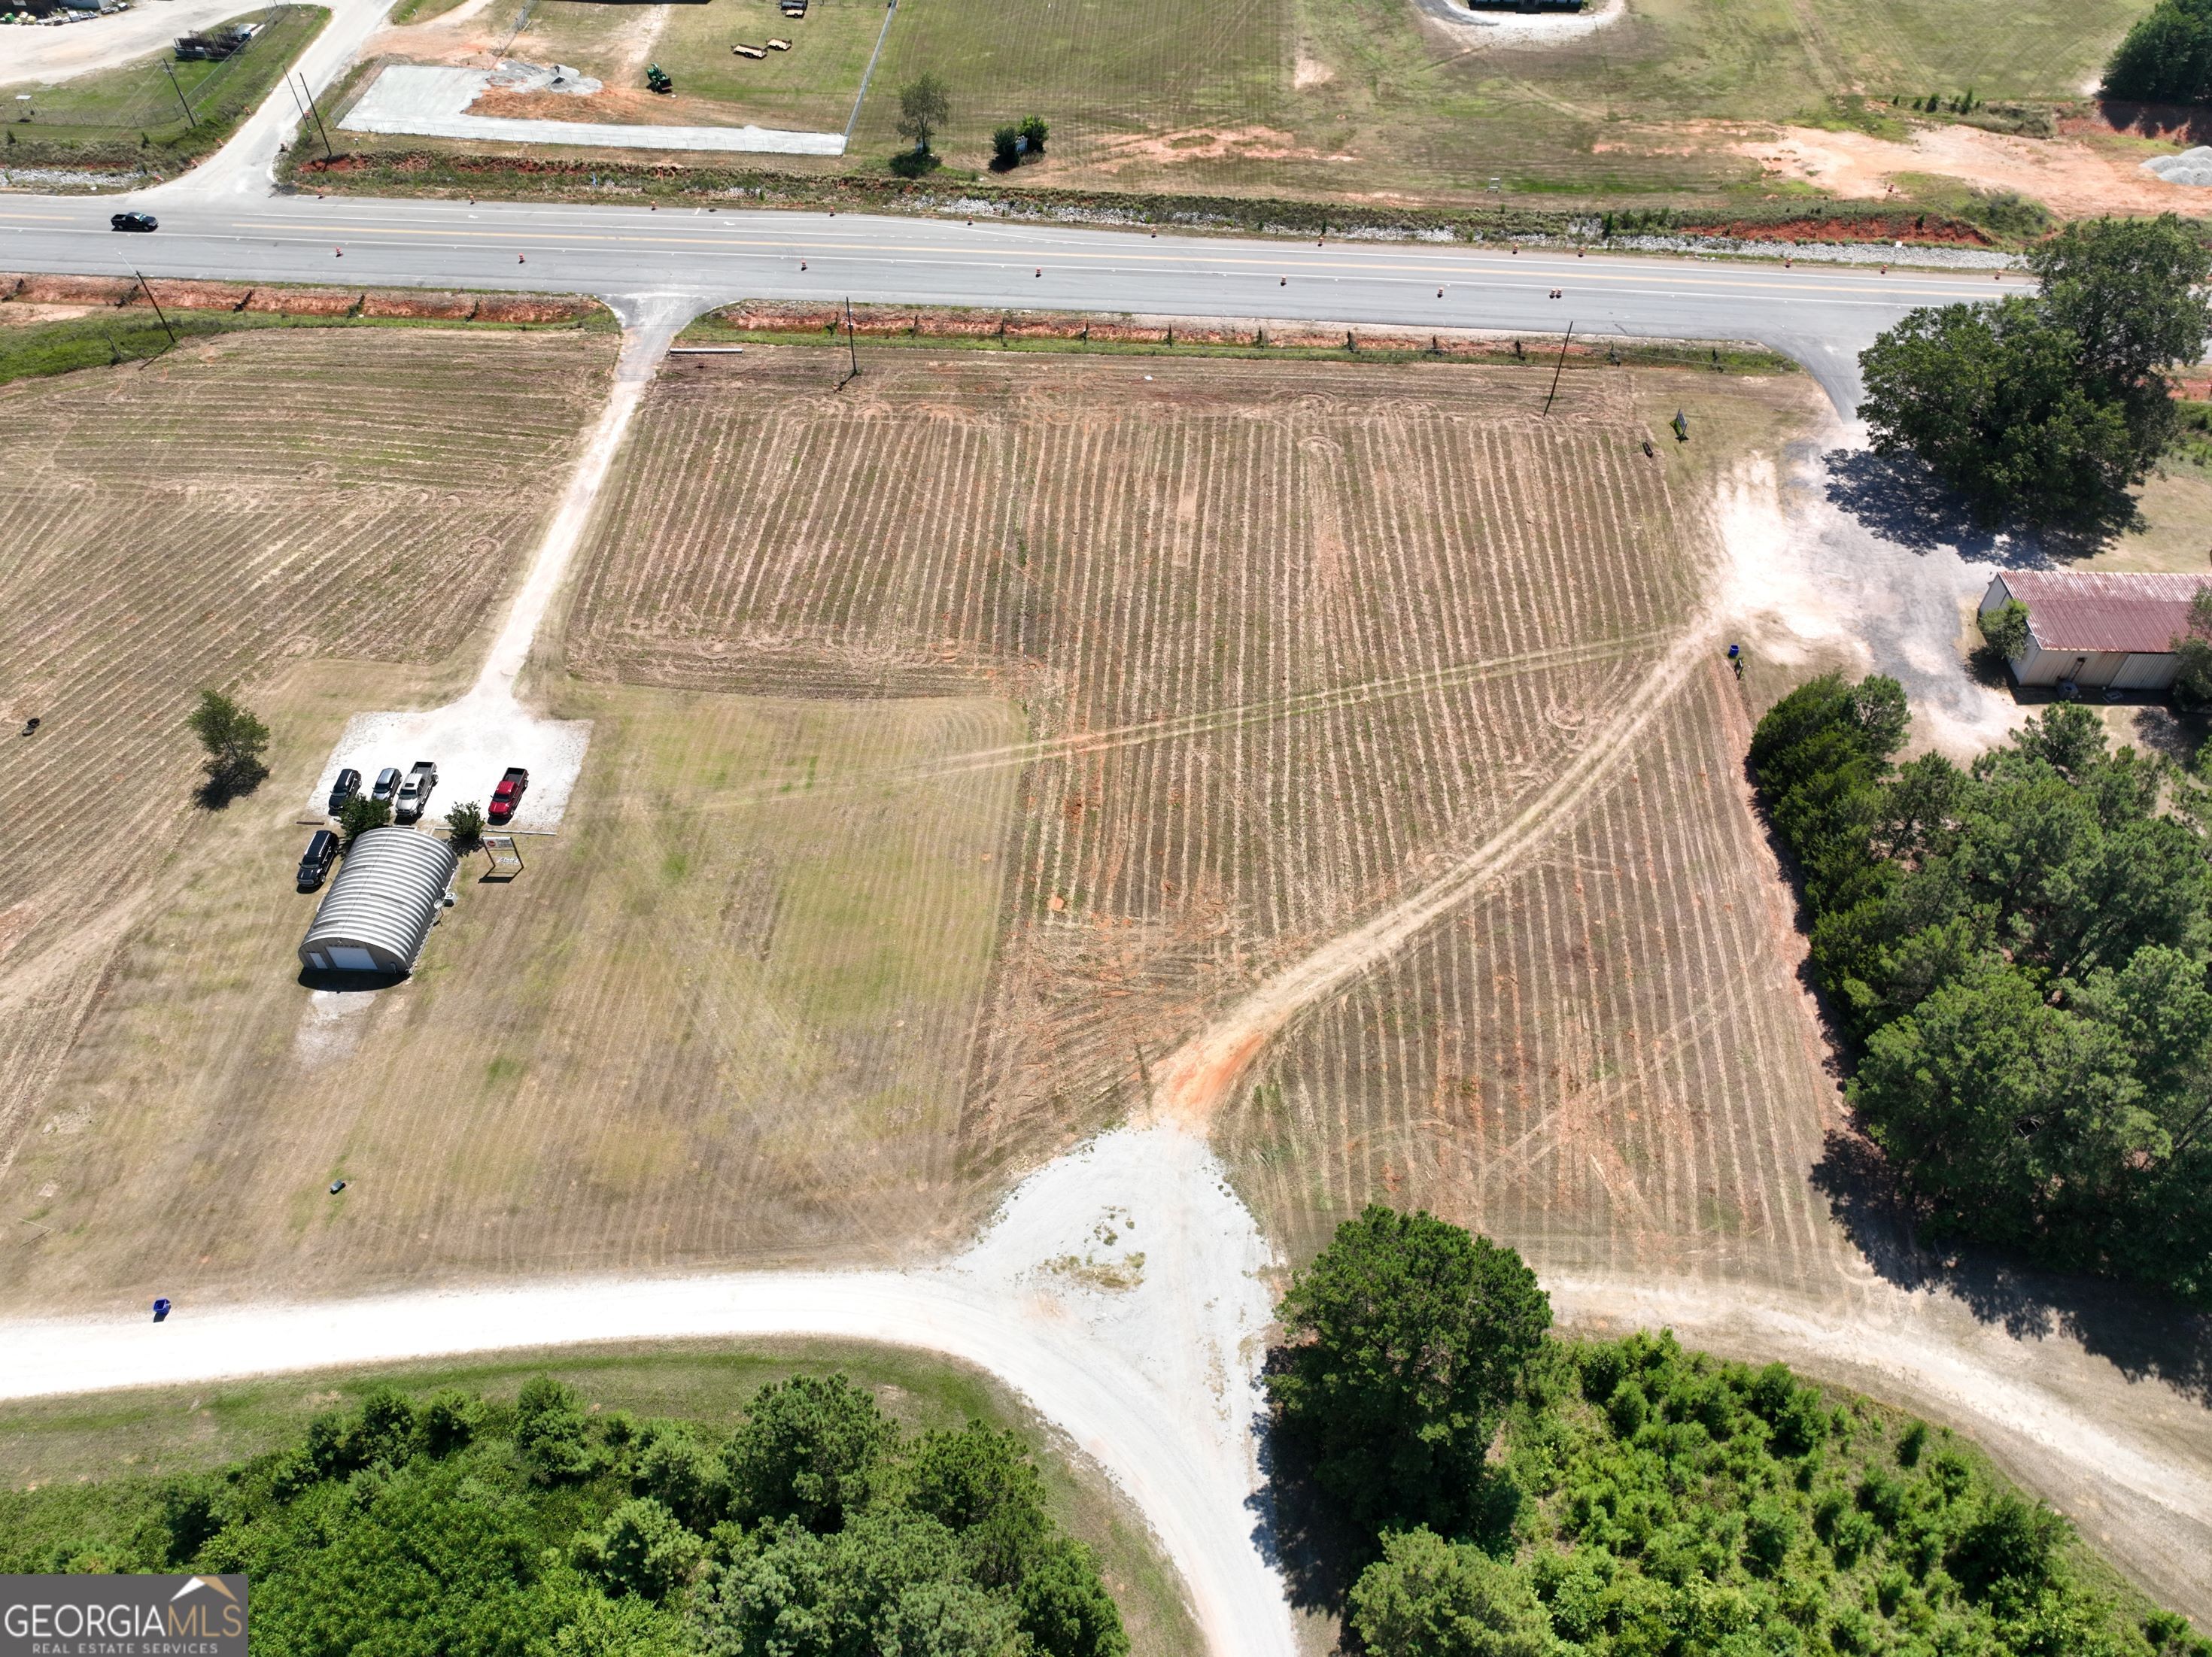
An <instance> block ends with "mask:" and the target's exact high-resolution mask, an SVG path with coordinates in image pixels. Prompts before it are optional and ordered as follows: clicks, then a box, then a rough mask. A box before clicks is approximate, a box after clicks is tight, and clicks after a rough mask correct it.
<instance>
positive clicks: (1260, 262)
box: [236, 219, 1995, 296]
mask: <svg viewBox="0 0 2212 1657" xmlns="http://www.w3.org/2000/svg"><path fill="white" fill-rule="evenodd" d="M236 228H240V229H244V230H252V231H256V232H266V231H270V230H283V231H289V232H290V233H292V234H295V235H297V236H300V237H301V239H302V240H305V239H306V238H307V237H308V236H310V235H312V236H313V237H314V238H315V239H317V240H320V239H321V238H322V237H324V236H325V235H341V236H343V235H354V236H395V237H396V236H418V237H435V238H441V239H445V240H474V241H489V242H503V243H507V244H509V245H512V244H513V243H515V242H527V243H530V244H532V246H540V247H547V246H551V247H555V248H556V249H558V250H561V251H566V249H567V248H568V246H569V245H570V244H572V243H576V242H592V243H610V244H616V245H619V246H633V247H634V246H655V247H700V248H711V249H713V250H714V251H715V252H718V253H720V254H725V255H733V256H748V255H750V256H765V255H772V254H776V253H781V252H788V253H790V254H793V255H798V254H805V256H807V257H808V258H817V259H826V258H838V257H841V256H842V257H845V258H916V259H930V260H938V261H945V262H957V263H961V264H1024V263H1035V262H1036V260H1037V259H1039V258H1042V259H1043V260H1044V261H1045V262H1047V263H1055V262H1057V263H1058V264H1060V268H1061V269H1063V270H1066V269H1068V268H1070V267H1071V266H1073V265H1087V264H1160V265H1176V266H1179V267H1182V268H1183V269H1186V270H1188V269H1189V268H1190V267H1192V266H1193V265H1194V264H1196V265H1198V266H1199V267H1200V270H1201V271H1202V270H1203V269H1204V267H1206V266H1207V265H1237V266H1249V267H1252V268H1255V269H1259V270H1265V271H1267V272H1268V273H1273V272H1277V271H1281V270H1285V269H1288V270H1305V271H1314V272H1321V273H1323V274H1326V275H1328V276H1337V277H1343V278H1347V279H1351V280H1361V279H1370V278H1379V277H1384V276H1421V277H1422V278H1423V279H1428V278H1430V277H1434V276H1443V277H1444V278H1445V279H1446V280H1447V281H1449V280H1451V279H1453V278H1454V277H1455V276H1456V277H1457V278H1458V279H1459V280H1462V281H1466V280H1468V279H1469V276H1468V267H1467V266H1466V265H1464V264H1413V263H1400V262H1390V263H1378V264H1370V265H1369V266H1366V267H1364V268H1360V267H1354V268H1352V269H1349V270H1347V269H1346V267H1345V265H1344V264H1343V262H1342V261H1341V260H1334V261H1332V260H1322V259H1312V258H1284V257H1282V256H1281V255H1275V256H1273V257H1270V256H1267V255H1259V256H1256V257H1249V258H1248V257H1243V256H1239V255H1237V254H1233V253H1182V254H1176V253H1148V252H1133V251H1131V252H1123V251H1121V249H1118V248H1116V249H1099V250H1097V251H1096V252H1081V253H1078V252H1057V253H1049V254H1030V253H1024V252H1018V250H1014V249H1005V250H991V251H987V252H986V251H979V252H964V251H963V250H961V249H958V248H948V247H930V246H918V245H913V244H904V243H881V242H838V241H835V240H829V241H824V240H820V239H808V240H770V239H763V238H760V237H757V236H748V237H746V238H745V239H744V240H742V241H734V240H732V239H729V238H725V237H718V236H641V235H635V234H593V233H590V232H580V231H562V232H559V233H557V234H556V233H551V232H547V231H530V230H479V229H467V228H460V227H458V226H438V227H432V226H400V225H381V224H330V225H316V226H312V227H303V226H301V225H298V224H295V223H292V222H283V221H269V220H252V219H249V220H241V221H240V222H238V225H237V227H236ZM1511 268H1512V267H1510V266H1504V267H1501V268H1500V269H1499V270H1498V272H1496V273H1495V274H1496V275H1498V276H1503V275H1504V274H1505V273H1506V271H1507V270H1510V269H1511ZM1527 268H1528V270H1530V271H1531V272H1534V271H1535V270H1538V269H1540V268H1541V266H1540V265H1538V264H1531V265H1529V266H1528V267H1527ZM1547 274H1549V273H1547ZM1481 277H1482V279H1485V280H1487V279H1491V277H1492V273H1490V272H1488V271H1484V272H1482V273H1481ZM1576 279H1577V281H1588V282H1611V283H1622V282H1632V283H1638V284H1641V285H1645V286H1650V285H1651V284H1653V283H1654V282H1661V283H1664V282H1668V281H1669V280H1672V281H1674V282H1678V283H1680V284H1682V285H1684V286H1686V287H1690V288H1741V289H1746V290H1753V289H1756V290H1759V291H1774V292H1783V291H1789V290H1792V289H1794V290H1796V291H1797V292H1800V293H1803V292H1806V291H1808V289H1809V290H1811V291H1813V292H1814V293H1817V294H1822V295H1824V296H1825V295H1827V294H1846V293H1848V294H1857V295H1863V294H1866V292H1867V290H1866V288H1864V287H1863V286H1858V285H1847V284H1846V283H1845V282H1838V281H1837V280H1836V279H1835V278H1834V277H1833V276H1831V275H1830V274H1829V273H1828V272H1826V271H1813V272H1808V274H1807V275H1806V276H1803V277H1802V278H1794V277H1793V278H1790V279H1787V280H1784V279H1779V278H1756V277H1749V276H1723V275H1720V274H1719V273H1717V272H1706V271H1686V270H1676V271H1669V272H1667V273H1665V274H1664V275H1661V276H1656V277H1655V276H1653V275H1651V274H1650V273H1647V272H1640V271H1628V270H1606V269H1602V268H1600V269H1594V270H1593V269H1584V270H1577V273H1576ZM1531 280H1532V281H1533V280H1534V277H1533V275H1532V276H1531ZM1962 285H1963V284H1948V285H1945V286H1942V287H1928V286H1920V285H1913V286H1905V287H1899V286H1892V287H1888V288H1882V289H1881V290H1879V293H1880V294H1881V295H1899V296H1902V295H1907V294H1951V293H1955V292H1957V291H1958V289H1959V287H1960V286H1962ZM1992 285H1993V286H1994V285H1995V284H1992Z"/></svg>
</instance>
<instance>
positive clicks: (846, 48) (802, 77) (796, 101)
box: [653, 0, 896, 132]
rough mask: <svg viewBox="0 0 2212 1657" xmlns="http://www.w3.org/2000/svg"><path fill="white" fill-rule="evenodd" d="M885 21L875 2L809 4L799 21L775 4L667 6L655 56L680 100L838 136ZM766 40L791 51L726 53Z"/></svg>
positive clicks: (730, 1) (722, 0)
mask: <svg viewBox="0 0 2212 1657" xmlns="http://www.w3.org/2000/svg"><path fill="white" fill-rule="evenodd" d="M883 27H884V7H883V6H882V5H881V4H880V3H878V0H812V3H811V4H810V5H809V6H808V7H807V9H806V15H805V18H804V19H801V20H796V21H794V20H792V19H787V18H786V17H785V16H784V15H783V14H782V13H781V11H780V10H779V9H777V7H776V5H775V0H714V3H712V4H711V5H704V6H671V7H669V8H668V21H667V22H666V23H665V24H664V25H663V26H662V27H661V31H660V39H659V41H657V42H656V43H655V45H654V46H653V56H654V58H656V59H657V60H658V61H659V63H660V64H661V65H662V66H663V67H664V68H665V69H666V70H668V72H669V73H670V74H671V75H673V76H676V77H677V81H676V89H677V91H678V93H680V94H692V95H696V96H699V97H702V98H712V99H714V100H718V101H720V102H725V103H727V104H729V105H731V106H733V107H734V108H737V109H738V110H742V111H743V112H744V114H745V116H746V118H748V119H750V120H754V121H757V122H759V123H760V124H762V125H763V126H778V127H789V128H794V129H797V130H801V131H808V132H842V131H843V130H845V123H846V122H847V121H848V120H849V119H851V118H852V114H853V100H854V99H855V98H857V97H858V96H859V95H860V77H861V76H863V75H864V74H866V72H867V67H868V55H869V53H871V52H873V51H874V50H875V47H876V39H877V37H878V35H880V34H881V33H883ZM893 27H894V32H896V25H894V26H893ZM771 35H773V36H775V37H776V38H778V39H785V40H788V41H790V42H791V50H790V51H789V52H770V53H769V55H768V56H767V57H766V58H760V59H757V60H756V59H752V58H740V57H738V56H737V55H735V54H734V53H733V52H731V50H730V47H731V46H732V44H733V43H735V42H737V41H739V40H743V41H745V42H747V43H749V44H750V45H752V46H761V45H763V44H764V43H765V42H766V41H767V40H768V39H769V37H770V36H771Z"/></svg>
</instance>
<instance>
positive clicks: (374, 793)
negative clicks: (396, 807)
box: [368, 765, 399, 805]
mask: <svg viewBox="0 0 2212 1657" xmlns="http://www.w3.org/2000/svg"><path fill="white" fill-rule="evenodd" d="M398 793H399V768H398V766H396V765H387V766H386V767H385V768H384V769H382V770H381V771H380V772H378V773H377V774H376V786H375V787H374V788H372V789H370V790H369V791H368V797H369V798H371V799H380V800H382V801H383V802H384V803H385V804H386V805H389V804H392V800H393V799H395V798H398Z"/></svg>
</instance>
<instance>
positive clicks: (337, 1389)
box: [0, 1341, 1201, 1657]
mask: <svg viewBox="0 0 2212 1657" xmlns="http://www.w3.org/2000/svg"><path fill="white" fill-rule="evenodd" d="M836 1373H842V1374H843V1375H847V1376H848V1377H849V1378H850V1379H851V1380H852V1381H854V1382H855V1383H856V1384H858V1385H860V1386H862V1387H866V1388H868V1389H869V1390H870V1391H872V1393H875V1395H876V1399H877V1402H878V1404H880V1405H882V1406H883V1408H884V1411H885V1413H887V1414H889V1415H890V1416H891V1417H893V1418H894V1419H896V1421H898V1422H899V1423H900V1424H901V1425H902V1426H903V1427H905V1428H906V1429H908V1431H915V1430H919V1429H933V1428H939V1429H953V1428H958V1427H961V1426H964V1425H965V1424H966V1423H969V1422H970V1421H981V1422H983V1423H986V1424H987V1425H989V1426H991V1427H994V1428H997V1429H1012V1431H1014V1432H1016V1433H1018V1434H1019V1435H1021V1437H1022V1439H1023V1441H1024V1442H1025V1443H1026V1444H1027V1446H1028V1447H1029V1449H1030V1454H1031V1455H1032V1456H1033V1458H1034V1459H1035V1460H1036V1465H1037V1467H1038V1470H1039V1471H1040V1472H1042V1474H1043V1475H1044V1479H1045V1486H1046V1492H1047V1498H1048V1502H1049V1504H1050V1508H1051V1510H1052V1514H1053V1516H1054V1518H1055V1519H1057V1520H1059V1521H1060V1524H1061V1525H1063V1526H1064V1527H1066V1529H1067V1531H1068V1533H1070V1534H1072V1535H1073V1536H1075V1537H1078V1538H1079V1539H1081V1540H1083V1541H1085V1542H1086V1543H1088V1544H1090V1545H1091V1547H1092V1548H1093V1549H1094V1550H1096V1551H1097V1554H1098V1558H1099V1565H1100V1569H1101V1574H1102V1575H1103V1578H1104V1580H1105V1582H1106V1586H1107V1587H1108V1588H1109V1590H1110V1591H1111V1592H1112V1593H1113V1595H1114V1598H1115V1603H1116V1604H1118V1605H1120V1606H1121V1617H1122V1621H1123V1623H1124V1624H1126V1626H1127V1629H1128V1632H1129V1636H1130V1645H1131V1648H1132V1653H1133V1657H1182V1654H1184V1653H1188V1652H1193V1651H1196V1650H1198V1649H1199V1648H1200V1643H1201V1642H1200V1638H1199V1636H1198V1632H1197V1629H1196V1627H1195V1625H1194V1624H1193V1622H1192V1620H1191V1618H1190V1614H1189V1612H1188V1610H1187V1609H1186V1608H1185V1606H1184V1604H1183V1599H1182V1584H1181V1582H1180V1581H1179V1579H1178V1578H1177V1577H1176V1574H1175V1570H1174V1568H1173V1567H1172V1566H1171V1565H1170V1564H1169V1563H1168V1562H1167V1560H1166V1559H1165V1558H1164V1557H1163V1556H1162V1555H1161V1554H1160V1552H1159V1551H1158V1545H1157V1544H1156V1543H1154V1542H1153V1540H1152V1534H1151V1533H1150V1532H1149V1531H1148V1530H1147V1529H1146V1526H1145V1524H1144V1521H1143V1520H1142V1519H1141V1518H1140V1517H1139V1515H1138V1514H1137V1513H1136V1511H1135V1510H1134V1509H1133V1508H1131V1507H1130V1505H1129V1504H1128V1502H1127V1499H1126V1498H1124V1497H1123V1496H1121V1494H1120V1493H1119V1492H1118V1491H1117V1490H1115V1489H1114V1487H1113V1486H1112V1485H1111V1484H1109V1483H1108V1481H1107V1480H1106V1478H1105V1477H1104V1475H1103V1473H1101V1472H1099V1471H1098V1470H1097V1468H1096V1467H1095V1466H1091V1464H1090V1463H1089V1462H1087V1461H1085V1460H1081V1459H1080V1458H1079V1456H1077V1455H1075V1454H1072V1453H1071V1451H1070V1449H1069V1447H1068V1446H1067V1445H1066V1443H1065V1442H1063V1441H1061V1440H1060V1439H1058V1438H1057V1437H1056V1436H1055V1435H1054V1434H1053V1433H1052V1432H1051V1430H1050V1429H1048V1428H1046V1427H1044V1426H1042V1424H1041V1423H1038V1421H1037V1420H1036V1417H1034V1416H1032V1415H1031V1414H1030V1412H1029V1411H1027V1410H1026V1409H1025V1408H1024V1406H1023V1405H1022V1404H1021V1403H1020V1401H1019V1400H1018V1399H1016V1398H1014V1397H1013V1396H1012V1394H1011V1393H1008V1392H1006V1389H1005V1388H1004V1387H1000V1385H999V1384H998V1383H997V1382H996V1381H994V1380H992V1379H991V1377H990V1376H988V1375H984V1374H982V1373H981V1372H980V1371H978V1370H975V1369H969V1368H967V1367H965V1366H964V1365H961V1364H957V1363H950V1362H948V1361H945V1360H942V1359H939V1358H933V1357H927V1356H925V1355H923V1354H921V1353H916V1352H910V1351H906V1350H901V1349H899V1348H896V1347H883V1346H862V1345H854V1344H846V1343H841V1342H830V1341H775V1342H757V1343H749V1344H746V1345H744V1346H742V1347H732V1346H726V1345H722V1344H705V1343H702V1344H682V1345H675V1346H670V1345H666V1344H657V1345H655V1346H653V1348H652V1349H650V1350H635V1349H629V1348H624V1347H620V1346H605V1347H591V1348H586V1349H576V1348H570V1349H568V1350H547V1351H542V1352H531V1353H521V1354H513V1355H509V1356H506V1357H495V1358H489V1359H487V1358H477V1359H471V1360H462V1361H458V1362H455V1361H444V1362H430V1363H416V1364H410V1365H404V1366H398V1367H391V1368H384V1369H374V1370H354V1369H349V1370H342V1371H336V1372H325V1373H322V1374H319V1375H284V1376H278V1377H275V1378H270V1379H262V1380H254V1381H223V1382H220V1383H217V1384H215V1385H211V1386H203V1387H191V1388H171V1387H147V1388H143V1389H138V1390H135V1391H131V1392H125V1393H94V1394H91V1395H88V1396H84V1397H76V1398H63V1399H36V1400H32V1401H29V1402H25V1403H17V1404H9V1405H0V1519H4V1515H5V1514H6V1511H7V1508H8V1506H9V1502H10V1501H11V1496H12V1493H13V1492H15V1491H19V1490H24V1489H26V1488H27V1487H31V1486H50V1485H52V1484H59V1483H63V1482H79V1481H85V1480H108V1479H140V1480H145V1481H147V1483H148V1484H149V1487H150V1486H151V1484H152V1483H153V1481H154V1480H155V1479H156V1478H161V1477H162V1476H166V1475H168V1474H173V1473H183V1472H199V1471H202V1470H204V1469H207V1468H210V1467H216V1466H222V1464H224V1463H226V1462H230V1461H236V1460H243V1459H245V1458H247V1457H250V1456H253V1455H258V1454H261V1453H263V1452H264V1451H266V1450H269V1449H271V1448H276V1446H278V1445H280V1444H282V1443H283V1442H286V1441H287V1440H289V1439H290V1438H293V1437H295V1436H296V1435H298V1434H299V1433H300V1431H301V1429H303V1428H305V1426H306V1425H307V1423H308V1422H309V1421H310V1420H312V1419H313V1417H316V1416H317V1415H319V1414H321V1413H323V1412H324V1411H329V1410H333V1409H347V1408H350V1407H351V1406H353V1405H356V1404H357V1403H358V1402H359V1400H360V1399H361V1398H362V1395H363V1394H365V1393H368V1391H369V1390H370V1388H372V1387H374V1386H376V1385H378V1384H379V1383H380V1382H385V1381H392V1382H396V1383H397V1384H398V1385H399V1386H400V1387H404V1388H405V1389H406V1390H407V1391H409V1392H410V1393H414V1394H415V1395H416V1396H417V1397H422V1396H425V1395H427V1394H428V1393H434V1392H436V1391H438V1390H439V1389H441V1388H442V1387H458V1388H459V1389H460V1390H462V1391H464V1392H466V1393H474V1394H481V1395H483V1396H485V1397H490V1398H501V1399H511V1398H513V1395H514V1394H515V1393H517V1392H518V1391H519V1390H520V1388H521V1387H522V1384H523V1383H524V1382H525V1381H528V1380H530V1379H531V1378H532V1376H534V1375H554V1376H556V1377H557V1378H559V1379H560V1380H562V1381H567V1382H568V1383H569V1384H570V1385H571V1386H573V1387H576V1388H577V1390H578V1391H580V1393H583V1394H584V1396H585V1397H586V1398H587V1399H590V1400H592V1403H593V1404H594V1405H599V1406H601V1407H604V1408H605V1409H610V1410H617V1409H619V1410H628V1411H631V1412H633V1413H634V1414H636V1415H639V1416H645V1417H676V1418H680V1419H684V1420H693V1421H703V1422H709V1423H717V1424H720V1425H724V1426H730V1425H734V1424H735V1421H736V1417H737V1413H738V1410H739V1408H740V1407H741V1406H742V1405H744V1403H745V1402H746V1400H748V1399H750V1398H751V1396H752V1395H753V1393H756V1392H757V1391H758V1390H759V1389H760V1388H761V1387H763V1386H766V1385H767V1384H768V1383H769V1382H770V1381H783V1380H786V1379H788V1378H789V1377H790V1376H792V1375H830V1374H836ZM149 1499H150V1495H149Z"/></svg>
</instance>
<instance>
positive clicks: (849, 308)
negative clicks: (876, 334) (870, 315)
mask: <svg viewBox="0 0 2212 1657" xmlns="http://www.w3.org/2000/svg"><path fill="white" fill-rule="evenodd" d="M845 350H846V353H847V355H848V358H849V360H850V361H851V362H852V365H853V366H852V371H851V372H850V373H848V374H847V375H846V376H845V384H846V385H850V384H852V382H853V381H854V380H856V379H859V378H860V343H859V342H858V341H857V340H855V339H854V336H853V301H852V300H850V299H848V300H846V301H845ZM838 389H839V390H841V391H842V390H843V389H844V388H843V386H840V387H839V388H838Z"/></svg>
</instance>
